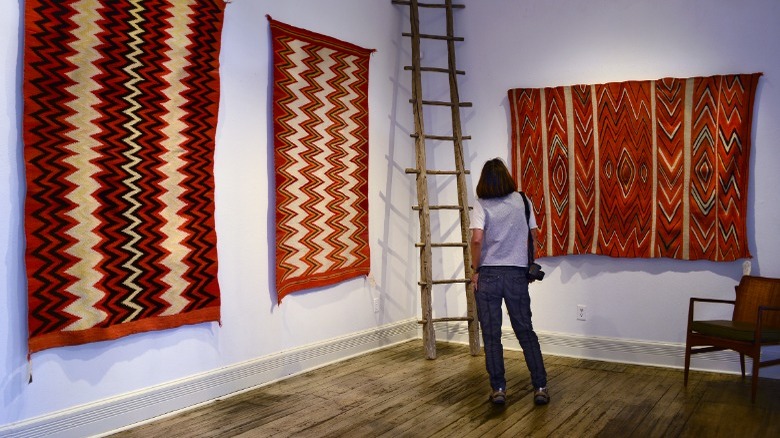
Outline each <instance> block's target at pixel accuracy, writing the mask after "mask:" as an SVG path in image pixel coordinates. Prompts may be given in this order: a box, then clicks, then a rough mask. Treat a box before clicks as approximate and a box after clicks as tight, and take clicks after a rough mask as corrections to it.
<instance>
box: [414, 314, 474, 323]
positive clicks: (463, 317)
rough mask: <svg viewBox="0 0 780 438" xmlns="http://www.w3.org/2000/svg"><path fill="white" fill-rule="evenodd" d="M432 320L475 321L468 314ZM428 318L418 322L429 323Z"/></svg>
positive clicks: (433, 319)
mask: <svg viewBox="0 0 780 438" xmlns="http://www.w3.org/2000/svg"><path fill="white" fill-rule="evenodd" d="M431 321H433V322H447V321H469V322H471V321H474V318H469V317H468V316H450V317H445V318H431ZM427 322H428V320H427V319H420V320H418V321H417V324H425V323H427Z"/></svg>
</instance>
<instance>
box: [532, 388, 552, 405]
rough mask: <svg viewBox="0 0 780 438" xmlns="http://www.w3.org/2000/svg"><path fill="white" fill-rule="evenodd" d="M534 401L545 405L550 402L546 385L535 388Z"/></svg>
mask: <svg viewBox="0 0 780 438" xmlns="http://www.w3.org/2000/svg"><path fill="white" fill-rule="evenodd" d="M534 403H536V404H537V405H546V404H547V403H550V394H549V393H548V392H547V387H544V388H537V389H536V391H534Z"/></svg>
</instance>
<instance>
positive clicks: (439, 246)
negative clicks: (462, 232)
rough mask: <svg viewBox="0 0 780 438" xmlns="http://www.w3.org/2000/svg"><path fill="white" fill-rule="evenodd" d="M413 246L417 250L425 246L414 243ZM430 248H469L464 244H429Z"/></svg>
mask: <svg viewBox="0 0 780 438" xmlns="http://www.w3.org/2000/svg"><path fill="white" fill-rule="evenodd" d="M414 246H416V247H417V248H422V247H424V246H425V244H424V243H416V244H415V245H414ZM431 246H432V247H434V248H465V247H467V246H469V244H468V243H465V242H443V243H431Z"/></svg>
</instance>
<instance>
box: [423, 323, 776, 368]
mask: <svg viewBox="0 0 780 438" xmlns="http://www.w3.org/2000/svg"><path fill="white" fill-rule="evenodd" d="M536 334H537V336H538V337H539V344H540V345H541V347H542V353H543V354H550V355H554V356H566V357H576V358H581V359H593V360H601V361H607V362H620V363H630V364H637V365H646V366H659V367H666V368H679V369H682V368H684V367H685V344H684V343H681V344H677V343H662V342H649V341H637V340H630V339H619V338H603V337H590V336H578V335H571V334H564V333H554V332H542V331H537V332H536ZM501 338H502V343H503V345H504V348H507V349H516V350H520V349H521V348H520V344H519V342H518V341H517V338H516V337H515V335H514V333H513V332H512V330H511V329H510V328H507V327H505V328H504V329H503V333H502V336H501ZM436 339H438V340H446V341H450V342H458V343H465V344H468V328H467V325H466V324H465V323H462V322H453V323H447V324H441V325H439V326H437V327H436ZM480 342H481V340H480ZM764 354H765V355H767V353H764ZM776 354H778V353H776V352H772V351H770V352H769V353H768V356H774V355H776ZM764 359H766V358H764ZM745 360H746V366H747V367H748V372H749V368H750V358H747V359H745ZM691 369H692V370H698V371H713V372H719V373H729V374H737V373H740V372H741V371H740V367H739V354H738V353H736V352H733V351H728V350H726V351H717V352H712V353H701V354H697V355H695V356H692V357H691ZM779 370H780V367H769V368H764V369H762V370H761V374H760V376H761V377H762V378H763V377H768V378H780V373H778V371H779Z"/></svg>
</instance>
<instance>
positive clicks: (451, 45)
mask: <svg viewBox="0 0 780 438" xmlns="http://www.w3.org/2000/svg"><path fill="white" fill-rule="evenodd" d="M445 4H446V5H447V36H449V37H452V36H454V35H453V34H454V32H455V23H454V17H453V13H452V0H446V2H445ZM447 66H448V68H449V82H450V101H451V102H452V103H453V105H451V106H450V109H451V113H452V136H453V137H454V138H455V140H454V142H453V143H454V144H453V146H454V149H455V169H456V170H457V172H458V175H457V186H458V204H460V206H461V207H462V208H461V209H460V231H461V237H462V239H463V243H465V244H467V246H465V247H463V269H464V271H465V273H466V279H467V280H468V282H467V283H466V312H467V315H468V318H469V323H468V330H469V349H470V352H471V354H472V355H475V356H476V355H478V354H479V352H480V342H479V341H480V340H479V323H478V321H477V310H476V309H477V302H476V298H475V296H474V283H473V282H472V278H473V275H474V274H473V271H472V269H471V266H472V260H471V249H470V240H471V239H470V232H471V231H470V220H469V209H468V194H467V192H466V174H465V171H464V167H465V165H464V159H463V133H462V130H461V124H460V120H461V116H460V95H459V93H458V78H457V74H456V63H455V39H454V38H448V39H447Z"/></svg>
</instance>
